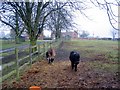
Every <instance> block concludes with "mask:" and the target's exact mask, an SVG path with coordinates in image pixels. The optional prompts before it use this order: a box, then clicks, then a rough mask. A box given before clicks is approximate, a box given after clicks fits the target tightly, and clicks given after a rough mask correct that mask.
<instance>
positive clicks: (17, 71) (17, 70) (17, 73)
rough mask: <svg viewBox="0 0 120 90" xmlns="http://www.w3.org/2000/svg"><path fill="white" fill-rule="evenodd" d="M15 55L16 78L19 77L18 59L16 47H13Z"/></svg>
mask: <svg viewBox="0 0 120 90" xmlns="http://www.w3.org/2000/svg"><path fill="white" fill-rule="evenodd" d="M15 55H16V75H17V80H18V79H19V61H18V48H17V47H15Z"/></svg>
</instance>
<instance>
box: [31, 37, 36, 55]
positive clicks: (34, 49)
mask: <svg viewBox="0 0 120 90" xmlns="http://www.w3.org/2000/svg"><path fill="white" fill-rule="evenodd" d="M36 44H37V40H34V39H30V46H35V45H36ZM35 51H37V47H34V48H32V49H31V52H32V53H33V52H35Z"/></svg>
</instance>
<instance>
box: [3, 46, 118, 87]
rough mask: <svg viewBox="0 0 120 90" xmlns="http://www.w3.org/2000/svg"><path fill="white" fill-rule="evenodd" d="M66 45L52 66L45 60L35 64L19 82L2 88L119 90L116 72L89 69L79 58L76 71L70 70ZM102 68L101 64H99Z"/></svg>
mask: <svg viewBox="0 0 120 90" xmlns="http://www.w3.org/2000/svg"><path fill="white" fill-rule="evenodd" d="M66 45H67V44H62V45H61V47H60V48H59V49H57V50H56V52H57V56H56V57H55V62H54V64H52V65H50V64H48V62H47V61H46V60H42V61H39V62H36V63H34V64H33V65H32V68H31V69H29V70H28V71H26V72H25V73H24V75H23V76H21V79H20V81H19V82H16V81H14V82H12V85H9V84H7V83H4V84H3V87H16V88H25V87H27V88H28V87H30V86H33V85H37V86H41V87H42V88H45V87H48V88H77V87H78V88H81V87H82V88H102V87H105V88H120V86H119V85H118V72H115V73H114V72H106V71H103V70H99V71H98V70H97V69H96V68H94V67H91V64H90V63H91V62H96V61H94V60H95V58H96V57H95V58H93V60H89V59H88V58H81V62H80V64H79V65H78V71H77V72H74V71H72V70H71V67H70V61H69V58H68V56H69V53H70V51H67V50H65V49H64V48H66ZM99 63H100V65H101V66H102V63H104V62H99Z"/></svg>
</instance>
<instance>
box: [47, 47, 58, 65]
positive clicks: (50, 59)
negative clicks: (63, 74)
mask: <svg viewBox="0 0 120 90" xmlns="http://www.w3.org/2000/svg"><path fill="white" fill-rule="evenodd" d="M55 55H56V53H55V50H54V49H53V48H50V49H49V50H48V51H47V52H46V58H47V60H48V63H49V64H50V63H52V62H53V61H54V57H55Z"/></svg>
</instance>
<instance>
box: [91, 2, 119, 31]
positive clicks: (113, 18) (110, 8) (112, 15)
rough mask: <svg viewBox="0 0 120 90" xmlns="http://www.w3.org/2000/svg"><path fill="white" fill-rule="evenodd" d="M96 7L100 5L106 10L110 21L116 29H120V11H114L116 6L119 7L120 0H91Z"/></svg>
mask: <svg viewBox="0 0 120 90" xmlns="http://www.w3.org/2000/svg"><path fill="white" fill-rule="evenodd" d="M90 1H91V2H92V3H93V4H94V5H95V6H96V7H99V8H100V9H104V10H106V13H107V15H108V19H109V22H110V24H111V26H112V27H113V28H114V29H115V30H120V29H119V28H118V24H119V23H120V21H118V18H119V17H120V16H118V13H116V12H114V8H118V7H119V6H120V2H119V0H114V1H111V0H109V1H107V0H103V1H101V0H90Z"/></svg>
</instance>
